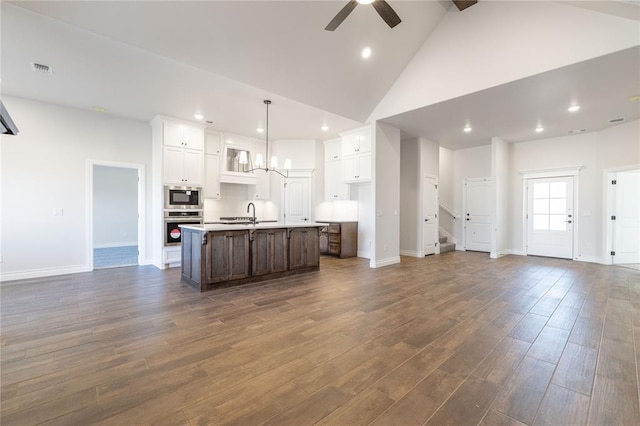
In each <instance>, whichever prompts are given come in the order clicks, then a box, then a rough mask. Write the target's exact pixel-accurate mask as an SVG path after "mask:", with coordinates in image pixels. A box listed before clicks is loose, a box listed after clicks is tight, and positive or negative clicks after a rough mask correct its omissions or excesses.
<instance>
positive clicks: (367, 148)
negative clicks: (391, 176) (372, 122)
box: [357, 129, 371, 154]
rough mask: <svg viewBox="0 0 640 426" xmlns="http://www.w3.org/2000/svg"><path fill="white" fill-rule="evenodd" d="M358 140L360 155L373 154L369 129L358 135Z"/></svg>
mask: <svg viewBox="0 0 640 426" xmlns="http://www.w3.org/2000/svg"><path fill="white" fill-rule="evenodd" d="M357 138H358V152H359V153H360V154H362V153H365V152H371V132H370V131H369V129H366V130H363V131H362V133H359V134H358V135H357Z"/></svg>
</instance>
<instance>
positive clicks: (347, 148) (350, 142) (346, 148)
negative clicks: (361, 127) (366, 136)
mask: <svg viewBox="0 0 640 426" xmlns="http://www.w3.org/2000/svg"><path fill="white" fill-rule="evenodd" d="M358 149H360V143H359V141H358V136H357V135H355V134H352V135H347V136H343V137H342V158H344V157H346V156H348V155H353V154H357V153H358Z"/></svg>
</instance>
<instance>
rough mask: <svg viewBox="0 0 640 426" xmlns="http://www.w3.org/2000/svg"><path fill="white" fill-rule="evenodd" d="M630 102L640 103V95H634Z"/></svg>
mask: <svg viewBox="0 0 640 426" xmlns="http://www.w3.org/2000/svg"><path fill="white" fill-rule="evenodd" d="M629 100H630V101H631V102H637V101H640V95H633V96H631V97H629Z"/></svg>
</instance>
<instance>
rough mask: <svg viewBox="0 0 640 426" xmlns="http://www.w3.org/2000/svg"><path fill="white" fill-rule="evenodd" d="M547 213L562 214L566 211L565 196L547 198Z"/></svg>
mask: <svg viewBox="0 0 640 426" xmlns="http://www.w3.org/2000/svg"><path fill="white" fill-rule="evenodd" d="M549 203H550V204H549V213H551V214H564V213H566V211H567V200H566V199H565V198H556V199H551V200H549Z"/></svg>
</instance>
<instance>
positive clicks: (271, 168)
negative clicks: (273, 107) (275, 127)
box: [239, 99, 291, 178]
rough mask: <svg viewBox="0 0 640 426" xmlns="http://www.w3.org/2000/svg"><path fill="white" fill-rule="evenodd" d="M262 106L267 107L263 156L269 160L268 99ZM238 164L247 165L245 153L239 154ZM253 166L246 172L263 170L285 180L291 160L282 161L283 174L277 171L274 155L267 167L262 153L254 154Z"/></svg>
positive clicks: (276, 160)
mask: <svg viewBox="0 0 640 426" xmlns="http://www.w3.org/2000/svg"><path fill="white" fill-rule="evenodd" d="M264 104H265V105H266V106H267V125H266V126H265V147H266V152H265V156H266V157H267V158H269V105H270V104H271V101H270V100H268V99H265V100H264ZM239 162H240V164H248V163H249V159H248V158H247V151H241V152H240V161H239ZM255 165H256V167H254V168H253V169H250V170H247V172H252V171H254V170H264V171H265V172H276V173H278V174H279V175H280V176H282V177H285V178H286V177H289V170H290V169H291V160H290V159H288V158H287V159H285V160H284V172H282V171H280V170H278V158H277V157H276V156H275V155H274V156H272V157H271V160H270V161H269V165H268V166H267V164H266V163H265V161H264V158H263V157H262V153H258V154H256V161H255Z"/></svg>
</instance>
